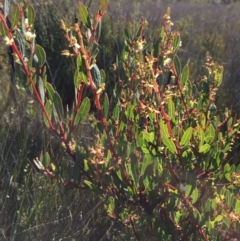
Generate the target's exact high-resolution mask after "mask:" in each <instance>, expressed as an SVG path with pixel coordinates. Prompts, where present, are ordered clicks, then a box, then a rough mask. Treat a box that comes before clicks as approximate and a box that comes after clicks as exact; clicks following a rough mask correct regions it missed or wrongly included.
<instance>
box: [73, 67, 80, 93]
mask: <svg viewBox="0 0 240 241" xmlns="http://www.w3.org/2000/svg"><path fill="white" fill-rule="evenodd" d="M78 73H79V72H78V69H76V70H75V72H74V76H73V81H74V86H75V87H76V89H79V87H80V79H79V76H78Z"/></svg>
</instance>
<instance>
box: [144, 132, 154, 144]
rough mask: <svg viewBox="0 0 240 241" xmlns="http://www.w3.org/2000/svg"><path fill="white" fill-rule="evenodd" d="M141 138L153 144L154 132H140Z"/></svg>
mask: <svg viewBox="0 0 240 241" xmlns="http://www.w3.org/2000/svg"><path fill="white" fill-rule="evenodd" d="M142 135H143V138H144V139H145V140H146V141H147V142H153V140H154V132H150V133H148V132H145V131H143V132H142Z"/></svg>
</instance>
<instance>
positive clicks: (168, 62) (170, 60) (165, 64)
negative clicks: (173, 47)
mask: <svg viewBox="0 0 240 241" xmlns="http://www.w3.org/2000/svg"><path fill="white" fill-rule="evenodd" d="M171 63H172V59H171V58H166V59H165V60H164V62H163V65H164V66H170V65H171Z"/></svg>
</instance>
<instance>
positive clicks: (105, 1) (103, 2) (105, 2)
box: [100, 0, 108, 14]
mask: <svg viewBox="0 0 240 241" xmlns="http://www.w3.org/2000/svg"><path fill="white" fill-rule="evenodd" d="M107 7H108V0H100V10H101V13H102V14H104V13H105V12H106V11H107Z"/></svg>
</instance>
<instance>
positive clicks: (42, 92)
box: [38, 77, 45, 103]
mask: <svg viewBox="0 0 240 241" xmlns="http://www.w3.org/2000/svg"><path fill="white" fill-rule="evenodd" d="M38 91H39V94H40V97H41V100H42V102H43V103H44V102H45V92H44V86H43V81H42V78H41V77H39V79H38Z"/></svg>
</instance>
